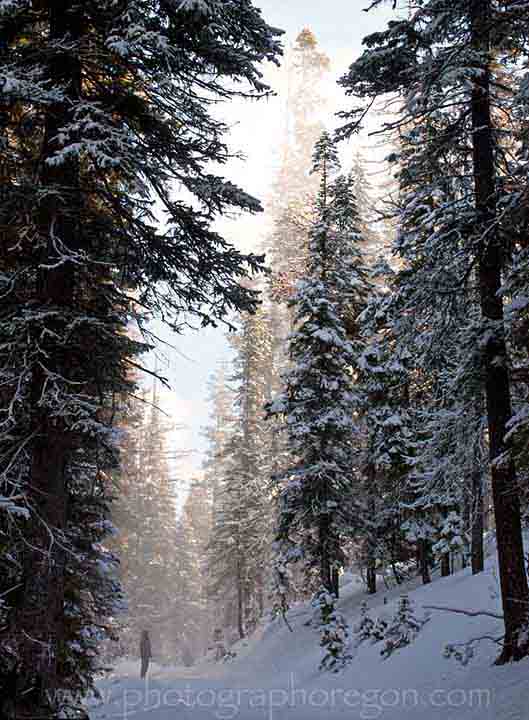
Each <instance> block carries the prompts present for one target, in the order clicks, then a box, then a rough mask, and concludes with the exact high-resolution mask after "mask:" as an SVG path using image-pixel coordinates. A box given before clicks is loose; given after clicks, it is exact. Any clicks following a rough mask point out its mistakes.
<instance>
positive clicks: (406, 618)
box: [380, 595, 426, 658]
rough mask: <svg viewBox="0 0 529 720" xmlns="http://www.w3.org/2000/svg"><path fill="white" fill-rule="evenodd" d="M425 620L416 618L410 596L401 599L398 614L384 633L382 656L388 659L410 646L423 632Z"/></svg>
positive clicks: (403, 596)
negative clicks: (397, 651) (400, 649)
mask: <svg viewBox="0 0 529 720" xmlns="http://www.w3.org/2000/svg"><path fill="white" fill-rule="evenodd" d="M425 622H426V621H425V620H424V619H418V618H417V617H416V616H415V610H414V607H413V603H412V601H411V600H410V598H409V597H408V595H402V596H401V597H400V599H399V605H398V608H397V612H396V613H395V615H394V616H393V618H392V620H391V622H390V623H388V626H387V628H386V631H385V633H384V647H383V648H382V650H381V651H380V654H381V655H383V656H384V657H386V658H388V657H389V656H390V655H392V654H393V653H394V652H395V651H396V650H398V649H399V648H402V647H406V645H410V644H411V643H412V642H413V641H414V640H415V638H416V637H417V635H418V634H419V632H420V631H421V629H422V627H423V625H424V623H425Z"/></svg>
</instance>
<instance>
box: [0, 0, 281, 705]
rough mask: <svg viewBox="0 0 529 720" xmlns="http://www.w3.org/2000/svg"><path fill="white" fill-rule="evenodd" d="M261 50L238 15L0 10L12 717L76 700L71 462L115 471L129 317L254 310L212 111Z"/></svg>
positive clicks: (7, 661)
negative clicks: (230, 218)
mask: <svg viewBox="0 0 529 720" xmlns="http://www.w3.org/2000/svg"><path fill="white" fill-rule="evenodd" d="M211 8H214V12H210V10H211ZM277 35H278V31H275V30H273V29H272V28H270V27H269V26H267V25H266V23H265V22H264V20H263V18H262V17H261V14H260V12H259V11H258V10H256V9H255V8H254V6H253V5H252V4H251V2H249V0H242V1H241V2H238V3H237V4H235V5H234V4H232V3H221V2H213V3H208V4H207V5H206V4H204V3H200V2H185V3H182V2H177V3H168V2H163V1H160V2H158V1H156V2H153V3H145V2H143V1H142V0H125V2H122V3H116V2H114V0H97V2H95V1H94V0H83V1H82V2H81V1H80V0H66V1H65V2H55V0H41V1H40V2H38V3H30V2H29V1H28V0H13V1H12V2H3V3H1V13H0V37H2V50H1V56H0V62H1V63H2V69H3V81H2V84H1V87H0V103H1V106H2V113H1V116H0V137H1V138H2V145H1V148H0V152H1V167H2V190H1V192H2V203H1V209H0V212H1V223H0V228H1V229H0V233H1V238H0V247H1V250H0V253H1V260H0V295H1V296H2V306H1V314H0V337H1V341H0V386H1V387H2V391H1V394H0V403H1V404H0V457H1V458H2V464H1V468H0V472H1V482H2V487H1V489H0V494H1V495H2V496H8V497H11V498H12V500H11V502H12V503H13V504H14V505H15V506H19V507H20V506H22V507H23V508H25V509H26V510H27V511H28V513H29V515H28V517H25V516H23V515H22V516H21V515H17V516H15V515H13V514H12V517H13V518H14V520H15V522H11V523H10V527H9V533H8V538H9V540H8V542H7V544H6V546H4V547H3V553H4V554H5V557H4V559H3V562H4V563H6V562H7V563H8V564H9V562H10V561H9V560H8V559H7V558H8V557H11V558H13V561H14V562H15V564H16V568H17V569H16V571H14V568H13V567H12V568H11V570H12V571H13V572H14V574H15V575H16V578H15V580H16V582H15V585H17V586H23V587H24V593H23V594H22V593H19V594H18V595H17V594H11V588H12V587H14V586H13V585H12V584H11V580H12V579H13V577H10V578H9V579H8V580H7V582H8V583H9V584H6V585H4V582H3V581H2V587H1V591H2V592H4V591H6V592H7V593H8V594H7V596H5V599H6V601H7V607H8V613H7V615H8V616H7V622H5V623H3V624H2V628H1V635H2V637H1V642H2V646H3V647H9V648H10V651H9V653H8V654H7V657H6V655H5V654H3V656H2V659H1V662H2V674H1V675H0V695H1V696H2V699H3V700H10V701H12V703H14V705H15V706H16V707H15V711H16V712H17V714H18V713H21V714H24V713H26V714H30V715H49V714H53V713H55V712H56V711H57V710H58V708H57V707H56V703H54V701H53V697H56V698H57V697H58V695H57V694H56V693H55V691H56V690H58V689H62V688H64V687H68V688H72V687H73V689H77V686H78V683H77V682H76V681H75V679H74V677H73V675H72V668H71V666H70V665H69V664H68V663H67V662H65V661H64V658H65V656H66V657H68V649H67V645H66V642H67V640H66V637H65V625H66V618H65V607H66V606H65V602H66V583H67V573H68V570H67V567H68V555H69V553H70V551H73V552H74V553H75V549H74V548H73V547H71V546H70V544H69V542H68V537H67V536H68V532H69V525H70V522H71V520H72V516H71V514H70V512H71V506H70V504H69V503H68V496H69V494H70V492H71V489H70V488H71V487H72V486H73V485H74V484H75V483H76V482H77V481H78V479H79V478H78V477H75V478H74V477H73V474H74V473H76V472H77V469H78V459H79V458H80V455H81V454H82V453H87V456H89V457H91V458H92V462H91V463H90V465H89V466H90V473H91V474H92V479H91V482H92V485H93V486H96V484H97V483H98V482H99V481H100V478H101V477H102V476H101V473H104V472H105V471H108V469H109V463H110V464H113V463H114V462H115V460H114V459H113V457H114V456H113V450H112V448H113V447H115V442H114V437H113V435H112V432H111V430H110V426H111V423H112V419H113V418H114V415H115V406H116V398H117V396H118V395H119V394H120V393H127V392H129V391H130V381H129V376H128V372H129V369H130V367H131V364H134V363H135V362H136V360H135V359H134V357H135V356H137V354H138V353H139V352H140V351H141V350H142V349H143V348H142V347H141V345H140V344H139V343H137V342H134V341H132V340H131V339H130V338H129V337H128V336H127V332H126V331H127V328H128V327H129V325H130V322H131V320H132V319H133V318H134V320H136V321H137V322H139V323H140V324H141V323H142V322H143V318H142V317H141V314H140V312H139V309H140V308H142V310H143V311H145V313H146V314H147V315H149V314H151V313H153V312H159V313H160V314H162V315H163V317H164V318H165V319H166V320H168V321H169V322H171V323H172V324H173V326H174V327H176V328H178V327H179V324H180V323H181V322H182V313H183V312H185V313H187V315H186V320H187V321H188V322H189V321H191V322H192V321H193V319H194V320H195V321H197V322H198V323H203V324H207V323H209V322H217V321H219V320H220V319H221V318H223V317H225V316H226V314H227V313H228V312H230V311H232V310H234V309H241V310H243V309H245V310H249V309H252V308H253V307H254V304H255V293H253V292H252V291H250V290H248V289H245V288H243V287H242V286H241V284H240V281H241V280H242V279H243V278H245V277H246V276H247V275H248V274H249V273H250V274H251V273H252V272H253V271H257V270H259V269H260V267H261V263H260V259H259V258H258V257H256V256H253V255H249V256H244V255H242V254H241V253H239V252H238V251H236V250H234V249H233V248H232V247H231V246H230V245H229V244H228V243H227V242H226V241H225V240H224V239H223V238H222V237H220V236H219V235H218V234H217V233H216V232H215V231H214V230H213V229H212V224H211V223H212V222H213V221H214V219H215V217H216V216H218V215H219V214H222V213H223V212H224V211H226V210H229V209H232V208H238V209H241V210H247V211H257V210H259V209H260V206H259V203H258V202H257V201H256V200H255V199H253V198H251V197H250V196H248V195H247V194H245V193H244V192H243V191H241V190H240V189H239V188H237V187H235V186H234V185H233V184H232V183H230V182H229V181H226V180H225V179H223V178H222V177H218V176H216V175H214V174H212V172H211V170H210V168H211V167H212V166H213V165H216V164H219V163H223V162H225V161H226V160H227V158H228V157H229V151H228V150H227V148H226V145H225V143H224V133H225V130H226V127H225V125H224V124H223V123H222V122H221V121H219V120H218V119H216V118H215V117H213V113H212V112H211V108H212V105H213V104H216V101H217V100H218V99H219V98H223V99H228V100H229V99H230V98H233V97H240V96H244V95H251V96H253V97H256V96H261V95H263V94H265V93H266V92H267V86H266V85H265V84H264V83H263V81H262V75H261V70H260V68H259V67H258V65H259V63H260V62H261V61H262V60H272V61H275V60H276V59H277V57H278V55H279V53H280V48H279V45H278V41H277ZM234 80H235V81H240V83H239V82H234ZM173 187H179V188H184V190H185V191H186V193H187V195H186V196H176V195H175V193H174V192H173ZM155 206H156V208H157V209H160V211H161V214H162V216H163V218H162V219H163V223H161V224H160V222H159V220H160V218H159V217H155V215H154V208H155ZM86 467H88V463H87V466H86ZM77 519H78V520H81V516H78V518H77ZM2 522H3V521H2ZM82 523H83V524H82V525H81V526H80V527H79V529H78V534H79V536H80V537H81V538H83V539H84V537H85V536H86V537H88V536H89V534H90V531H89V529H88V528H87V527H85V524H84V523H85V520H82ZM18 538H20V540H18ZM92 670H93V666H92V668H91V669H89V671H88V673H87V675H86V676H85V678H84V680H83V682H84V683H85V684H86V683H90V682H91V678H93V674H91V673H92ZM9 675H10V676H11V677H13V676H15V677H16V682H15V683H14V685H13V684H11V687H9V689H8V684H9ZM6 683H7V684H6Z"/></svg>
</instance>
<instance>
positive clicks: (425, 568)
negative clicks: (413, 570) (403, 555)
mask: <svg viewBox="0 0 529 720" xmlns="http://www.w3.org/2000/svg"><path fill="white" fill-rule="evenodd" d="M417 555H418V560H419V573H420V575H421V578H422V582H423V585H428V583H431V582H432V578H431V577H430V566H429V565H428V540H425V539H421V540H419V541H418V542H417Z"/></svg>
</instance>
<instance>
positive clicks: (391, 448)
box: [357, 263, 414, 594]
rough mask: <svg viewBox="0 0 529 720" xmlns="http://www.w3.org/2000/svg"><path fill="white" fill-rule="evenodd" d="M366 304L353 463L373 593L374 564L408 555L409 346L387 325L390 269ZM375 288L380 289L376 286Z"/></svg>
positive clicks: (387, 564)
mask: <svg viewBox="0 0 529 720" xmlns="http://www.w3.org/2000/svg"><path fill="white" fill-rule="evenodd" d="M375 279H377V280H378V281H379V283H380V284H378V283H377V284H375V283H374V289H373V290H372V293H371V297H370V300H369V303H368V304H367V307H366V308H365V310H364V312H363V313H362V315H361V317H360V340H361V343H362V351H361V354H360V356H359V360H358V373H357V378H358V385H359V386H360V388H361V394H360V397H361V405H360V411H359V416H360V419H361V423H362V432H363V440H362V446H361V449H360V452H359V458H358V464H359V467H360V469H361V483H362V484H361V487H362V489H361V493H360V494H361V497H362V501H363V503H364V507H365V513H364V517H365V526H364V528H363V532H362V536H363V537H362V540H363V547H362V554H361V561H362V563H363V564H364V566H365V568H366V580H367V589H368V592H369V593H371V594H373V593H375V592H376V589H377V584H376V566H377V564H378V565H380V566H381V567H382V568H383V569H384V570H386V569H388V568H392V569H393V574H394V577H395V580H396V581H397V582H400V580H401V578H400V575H399V572H398V570H397V564H398V563H399V562H400V561H402V560H406V559H407V557H406V556H407V548H406V547H405V542H404V533H403V528H402V522H403V517H402V501H403V496H404V492H405V485H406V477H407V474H408V473H409V471H410V460H409V458H410V457H411V455H412V436H413V432H414V417H413V413H411V412H410V407H409V397H408V395H409V392H408V387H409V381H410V379H409V365H410V354H409V349H408V348H405V347H403V346H402V345H401V344H400V343H399V342H398V340H397V338H396V336H395V333H394V328H393V327H392V320H393V318H392V296H391V294H390V292H389V289H390V288H391V286H392V283H393V279H394V278H393V273H392V272H391V270H390V268H389V267H387V266H386V264H385V263H380V264H379V269H378V270H377V271H376V278H375ZM379 288H384V290H381V289H379Z"/></svg>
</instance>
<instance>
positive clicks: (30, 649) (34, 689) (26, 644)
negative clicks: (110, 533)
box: [16, 0, 81, 716]
mask: <svg viewBox="0 0 529 720" xmlns="http://www.w3.org/2000/svg"><path fill="white" fill-rule="evenodd" d="M46 4H47V6H48V8H49V12H48V18H49V37H50V42H51V43H53V42H58V41H59V40H63V39H67V41H68V42H74V43H75V42H76V41H78V40H79V38H80V36H81V19H80V12H81V10H80V9H79V6H80V4H79V3H78V2H77V3H76V2H73V1H72V0H63V1H61V2H59V1H58V0H55V1H53V0H49V1H48V2H47V3H46ZM48 77H49V80H50V85H51V86H53V87H57V88H64V89H65V93H66V95H67V99H66V100H64V101H60V102H56V103H55V104H52V105H50V106H49V107H48V109H47V113H46V118H45V132H44V138H43V145H42V153H41V163H40V177H39V181H40V184H41V186H42V187H43V188H47V189H49V192H47V193H43V194H42V202H41V205H40V207H39V208H36V209H35V212H36V213H37V214H38V220H39V231H40V235H41V241H42V242H43V250H42V253H41V257H40V263H39V268H38V272H37V280H36V298H37V303H38V305H39V306H40V308H43V309H49V310H50V311H51V312H50V316H49V318H48V319H46V320H45V321H44V322H45V324H46V328H45V332H44V331H43V329H42V328H40V329H37V330H36V337H35V338H34V343H38V345H36V346H40V347H41V348H42V353H43V354H42V358H41V362H39V363H38V364H37V363H35V367H34V370H33V376H32V381H31V382H32V386H31V412H32V430H33V433H34V435H35V441H34V444H33V447H32V452H31V459H30V482H29V494H28V497H29V499H30V503H31V506H32V513H31V520H30V523H29V527H28V537H27V542H26V544H25V549H24V561H23V562H24V596H23V602H22V606H21V607H20V608H19V612H18V621H17V622H18V623H19V625H20V627H21V628H22V635H23V637H24V640H23V647H22V665H21V667H20V668H19V677H18V683H17V685H18V687H17V699H16V711H17V714H18V715H19V716H23V715H24V714H27V713H30V714H35V713H36V714H39V713H42V712H45V713H46V712H50V711H52V712H53V711H54V701H53V694H54V692H55V691H57V690H58V689H60V656H61V644H62V642H63V626H64V617H63V605H64V582H65V555H64V550H63V543H62V542H61V540H62V533H63V531H64V530H65V528H66V521H67V486H66V482H67V478H66V469H67V464H68V459H69V454H70V452H71V450H72V444H71V443H72V439H71V437H69V436H68V433H67V432H66V430H65V426H64V423H63V421H62V419H61V418H60V417H51V416H50V413H49V411H48V409H47V407H46V403H43V402H42V398H43V397H45V393H46V390H47V386H48V384H49V382H50V375H52V376H53V374H54V373H56V375H57V376H59V377H65V378H68V377H71V375H72V367H71V365H72V362H71V361H69V359H68V354H67V352H65V348H64V347H63V346H62V345H61V342H60V335H61V332H62V325H61V323H64V318H63V317H61V314H64V313H65V312H67V311H68V308H70V307H71V306H72V304H73V302H74V295H75V281H76V278H75V273H74V266H73V264H72V263H71V262H68V261H66V262H65V261H64V260H63V261H59V258H60V255H61V254H62V255H68V253H71V254H73V253H75V252H76V251H77V250H78V249H79V248H80V243H81V233H80V205H79V165H78V162H77V161H76V160H74V159H67V160H65V161H64V162H62V163H61V164H58V165H50V164H49V163H47V160H48V158H49V157H50V156H51V155H52V154H53V153H54V150H55V147H54V145H55V142H56V141H55V138H56V136H57V135H58V133H59V130H60V128H61V127H64V126H65V125H67V124H68V123H69V122H70V120H71V117H72V106H73V105H74V103H75V102H76V101H77V100H78V99H79V97H80V95H81V70H80V61H79V60H77V59H74V58H73V57H72V56H71V53H69V52H66V51H65V52H64V53H63V52H61V51H60V50H59V49H55V50H54V52H53V54H52V55H51V57H50V60H49V65H48ZM59 243H60V245H61V249H59V248H58V247H57V244H59ZM54 311H58V312H57V313H56V315H54V314H53V313H54ZM55 333H57V335H56V334H55ZM50 698H51V700H50Z"/></svg>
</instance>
